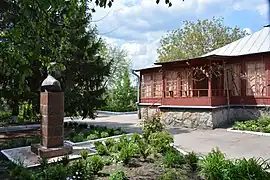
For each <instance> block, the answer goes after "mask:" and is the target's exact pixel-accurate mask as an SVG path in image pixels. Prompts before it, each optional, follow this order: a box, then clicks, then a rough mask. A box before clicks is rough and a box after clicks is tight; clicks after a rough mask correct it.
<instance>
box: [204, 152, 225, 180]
mask: <svg viewBox="0 0 270 180" xmlns="http://www.w3.org/2000/svg"><path fill="white" fill-rule="evenodd" d="M199 165H200V173H201V175H202V176H203V177H205V178H206V179H209V180H222V179H223V176H224V173H225V170H226V169H227V167H228V166H229V165H230V161H228V160H226V159H225V155H224V154H223V153H222V152H221V151H220V150H219V149H218V148H217V149H213V150H212V151H211V152H210V153H208V154H207V155H206V156H205V157H203V159H202V160H200V161H199Z"/></svg>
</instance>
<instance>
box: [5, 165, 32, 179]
mask: <svg viewBox="0 0 270 180" xmlns="http://www.w3.org/2000/svg"><path fill="white" fill-rule="evenodd" d="M9 175H10V178H11V179H18V180H23V179H27V180H28V179H29V180H31V179H34V177H33V176H32V174H31V171H29V170H28V169H26V168H24V167H23V166H15V167H14V168H13V169H12V170H11V171H10V174H9Z"/></svg>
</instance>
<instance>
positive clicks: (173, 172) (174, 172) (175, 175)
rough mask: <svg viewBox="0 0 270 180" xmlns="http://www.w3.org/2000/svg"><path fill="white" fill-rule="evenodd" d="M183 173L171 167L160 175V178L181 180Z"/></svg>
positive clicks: (162, 179)
mask: <svg viewBox="0 0 270 180" xmlns="http://www.w3.org/2000/svg"><path fill="white" fill-rule="evenodd" d="M181 179H182V175H181V174H180V173H179V172H177V170H175V169H170V170H169V171H167V172H166V173H164V174H162V175H161V176H159V177H158V180H181Z"/></svg>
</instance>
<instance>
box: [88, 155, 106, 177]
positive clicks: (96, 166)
mask: <svg viewBox="0 0 270 180" xmlns="http://www.w3.org/2000/svg"><path fill="white" fill-rule="evenodd" d="M103 167H104V162H103V159H102V157H101V156H100V155H93V156H90V157H88V158H87V168H88V169H89V170H90V171H91V172H93V174H97V173H98V172H99V171H101V170H102V169H103Z"/></svg>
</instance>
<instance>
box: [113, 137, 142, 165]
mask: <svg viewBox="0 0 270 180" xmlns="http://www.w3.org/2000/svg"><path fill="white" fill-rule="evenodd" d="M114 151H116V152H117V151H119V153H118V159H119V160H120V161H122V162H123V163H124V164H125V165H127V164H128V163H129V162H130V160H131V159H132V157H133V156H134V155H135V154H136V153H137V152H138V146H137V145H136V144H135V143H133V142H131V141H129V139H128V137H127V136H126V135H124V136H121V137H120V138H119V142H118V143H117V144H115V146H114Z"/></svg>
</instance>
